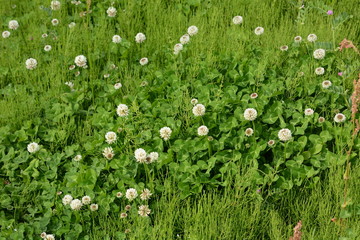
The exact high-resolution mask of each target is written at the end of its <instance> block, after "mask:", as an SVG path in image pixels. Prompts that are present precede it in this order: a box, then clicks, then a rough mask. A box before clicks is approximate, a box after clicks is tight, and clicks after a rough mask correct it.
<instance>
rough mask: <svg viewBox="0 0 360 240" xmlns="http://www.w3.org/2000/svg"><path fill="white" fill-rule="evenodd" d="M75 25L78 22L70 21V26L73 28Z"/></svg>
mask: <svg viewBox="0 0 360 240" xmlns="http://www.w3.org/2000/svg"><path fill="white" fill-rule="evenodd" d="M75 25H76V23H75V22H71V23H69V25H68V26H69V28H73V27H75Z"/></svg>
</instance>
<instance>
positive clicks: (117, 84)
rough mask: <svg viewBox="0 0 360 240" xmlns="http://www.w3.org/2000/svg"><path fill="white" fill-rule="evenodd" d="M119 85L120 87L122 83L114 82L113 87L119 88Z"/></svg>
mask: <svg viewBox="0 0 360 240" xmlns="http://www.w3.org/2000/svg"><path fill="white" fill-rule="evenodd" d="M121 87H122V84H121V83H115V85H114V88H115V89H116V90H118V89H120V88H121Z"/></svg>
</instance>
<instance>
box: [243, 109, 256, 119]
mask: <svg viewBox="0 0 360 240" xmlns="http://www.w3.org/2000/svg"><path fill="white" fill-rule="evenodd" d="M256 117H257V111H256V110H255V109H254V108H247V109H246V110H245V112H244V118H245V120H248V121H254V120H255V119H256Z"/></svg>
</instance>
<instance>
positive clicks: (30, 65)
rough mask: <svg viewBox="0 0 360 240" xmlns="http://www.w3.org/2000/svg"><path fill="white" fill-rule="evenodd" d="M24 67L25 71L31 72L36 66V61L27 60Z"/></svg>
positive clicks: (32, 59)
mask: <svg viewBox="0 0 360 240" xmlns="http://www.w3.org/2000/svg"><path fill="white" fill-rule="evenodd" d="M25 65H26V68H27V69H29V70H33V69H35V68H36V66H37V61H36V59H34V58H29V59H28V60H26V62H25Z"/></svg>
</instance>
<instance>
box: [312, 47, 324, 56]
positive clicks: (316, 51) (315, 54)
mask: <svg viewBox="0 0 360 240" xmlns="http://www.w3.org/2000/svg"><path fill="white" fill-rule="evenodd" d="M324 57H325V50H324V49H321V48H319V49H316V50H315V51H314V58H315V59H323V58H324Z"/></svg>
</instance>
